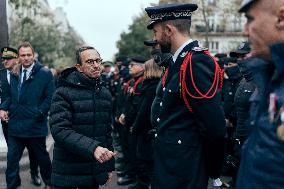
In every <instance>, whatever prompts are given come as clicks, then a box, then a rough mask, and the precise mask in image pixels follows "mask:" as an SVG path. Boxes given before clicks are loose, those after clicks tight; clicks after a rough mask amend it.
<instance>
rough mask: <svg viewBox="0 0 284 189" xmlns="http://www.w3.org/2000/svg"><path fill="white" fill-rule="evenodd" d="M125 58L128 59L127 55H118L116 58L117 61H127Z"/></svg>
mask: <svg viewBox="0 0 284 189" xmlns="http://www.w3.org/2000/svg"><path fill="white" fill-rule="evenodd" d="M125 60H127V57H126V56H118V57H116V59H115V61H116V62H123V61H125Z"/></svg>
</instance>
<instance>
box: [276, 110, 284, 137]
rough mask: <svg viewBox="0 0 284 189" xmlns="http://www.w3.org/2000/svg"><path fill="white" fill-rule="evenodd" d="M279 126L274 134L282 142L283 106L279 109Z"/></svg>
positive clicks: (283, 132)
mask: <svg viewBox="0 0 284 189" xmlns="http://www.w3.org/2000/svg"><path fill="white" fill-rule="evenodd" d="M280 119H281V125H279V126H278V128H277V131H276V134H277V136H278V138H279V139H280V140H282V141H284V106H282V107H281V108H280Z"/></svg>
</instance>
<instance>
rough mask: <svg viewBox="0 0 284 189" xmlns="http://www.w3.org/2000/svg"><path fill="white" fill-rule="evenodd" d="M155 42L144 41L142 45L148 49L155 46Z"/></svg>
mask: <svg viewBox="0 0 284 189" xmlns="http://www.w3.org/2000/svg"><path fill="white" fill-rule="evenodd" d="M157 44H158V43H157V41H156V40H146V41H144V45H146V46H148V47H154V46H155V45H157Z"/></svg>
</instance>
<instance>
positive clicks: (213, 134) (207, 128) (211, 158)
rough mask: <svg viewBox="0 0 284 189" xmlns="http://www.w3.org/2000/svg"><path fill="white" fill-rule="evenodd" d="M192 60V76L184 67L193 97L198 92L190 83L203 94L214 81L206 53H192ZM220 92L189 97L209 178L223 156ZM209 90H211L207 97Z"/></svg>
mask: <svg viewBox="0 0 284 189" xmlns="http://www.w3.org/2000/svg"><path fill="white" fill-rule="evenodd" d="M192 62H193V63H192V73H193V74H192V77H191V74H190V69H187V82H186V83H187V87H188V89H189V91H190V92H191V93H192V94H193V95H195V96H199V95H198V93H197V91H196V89H194V85H195V86H196V88H197V89H198V90H199V91H200V92H201V93H203V94H206V92H207V91H208V90H209V89H210V88H211V86H212V83H213V80H214V75H215V74H214V72H215V69H216V68H215V64H214V62H213V60H212V59H211V58H210V57H209V56H207V55H204V54H203V53H196V54H195V55H193V59H192ZM191 78H193V81H192V80H191ZM220 92H221V91H220V89H218V90H217V91H216V94H215V95H214V96H212V97H211V98H200V99H196V98H193V97H191V98H189V101H190V102H189V103H190V105H191V106H192V109H193V114H194V115H195V116H194V117H195V118H196V122H197V123H198V126H199V131H200V134H201V136H202V138H203V144H204V152H205V157H206V163H207V167H208V171H209V174H210V176H211V177H212V178H217V177H219V176H220V172H221V168H222V164H223V159H224V144H225V117H224V113H223V110H222V107H221V96H220V95H221V94H220ZM213 93H214V90H213V92H211V93H209V94H208V96H211V95H212V94H213Z"/></svg>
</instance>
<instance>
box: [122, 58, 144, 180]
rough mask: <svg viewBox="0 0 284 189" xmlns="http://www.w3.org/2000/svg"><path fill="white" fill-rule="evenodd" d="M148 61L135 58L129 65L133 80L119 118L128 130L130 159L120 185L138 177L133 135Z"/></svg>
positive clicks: (134, 137) (134, 136) (127, 154)
mask: <svg viewBox="0 0 284 189" xmlns="http://www.w3.org/2000/svg"><path fill="white" fill-rule="evenodd" d="M146 60H147V59H145V58H143V57H134V58H132V61H131V62H130V64H129V73H130V74H131V75H132V77H133V79H132V80H131V81H130V82H129V86H128V87H127V96H126V100H125V105H124V110H123V113H122V114H121V116H120V118H119V122H120V124H122V125H123V126H124V127H125V128H126V129H127V132H128V133H127V134H126V136H125V137H127V141H128V143H127V149H126V156H127V157H128V159H129V162H128V165H127V168H126V169H127V170H126V172H127V173H126V175H125V176H124V177H120V178H118V181H117V183H118V184H119V185H126V184H130V183H133V182H135V181H136V176H137V162H136V148H137V135H135V134H133V133H132V129H133V124H134V122H135V119H136V115H137V113H138V110H139V106H140V102H141V100H142V97H141V95H140V94H141V88H142V85H143V80H144V79H143V74H144V63H145V62H146Z"/></svg>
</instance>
